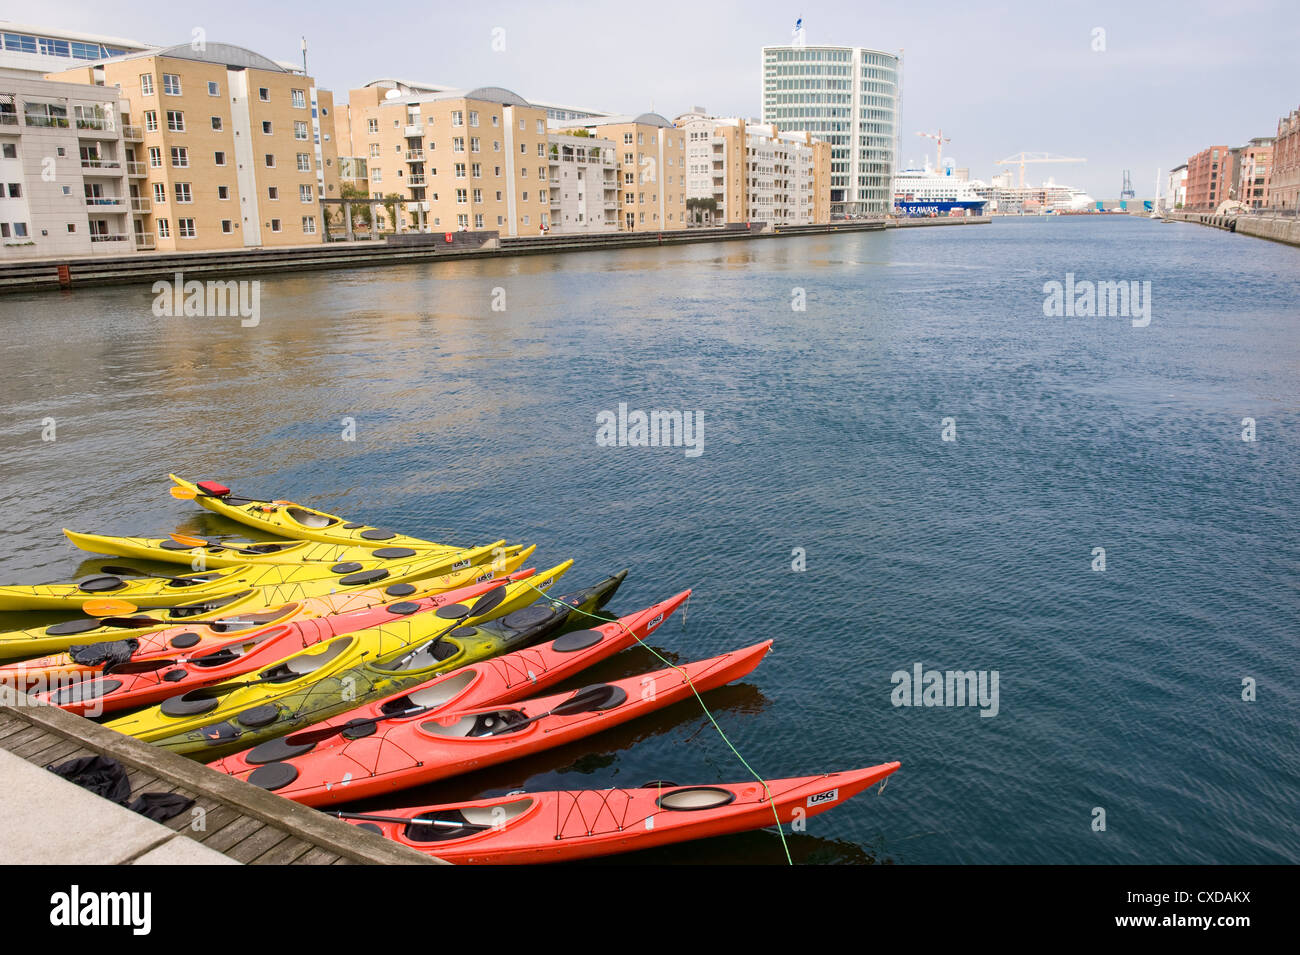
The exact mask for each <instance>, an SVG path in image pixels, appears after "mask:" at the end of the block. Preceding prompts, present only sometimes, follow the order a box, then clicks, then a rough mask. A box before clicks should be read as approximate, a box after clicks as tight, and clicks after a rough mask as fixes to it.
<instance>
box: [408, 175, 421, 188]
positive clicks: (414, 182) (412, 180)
mask: <svg viewBox="0 0 1300 955" xmlns="http://www.w3.org/2000/svg"><path fill="white" fill-rule="evenodd" d="M406 184H407V185H408V186H423V185H424V177H423V176H407V177H406Z"/></svg>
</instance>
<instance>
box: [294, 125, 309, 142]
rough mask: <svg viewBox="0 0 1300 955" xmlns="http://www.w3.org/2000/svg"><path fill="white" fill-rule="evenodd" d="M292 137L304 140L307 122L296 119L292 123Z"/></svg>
mask: <svg viewBox="0 0 1300 955" xmlns="http://www.w3.org/2000/svg"><path fill="white" fill-rule="evenodd" d="M293 138H294V139H302V140H306V138H307V124H306V123H305V122H301V121H297V122H295V123H294V124H293Z"/></svg>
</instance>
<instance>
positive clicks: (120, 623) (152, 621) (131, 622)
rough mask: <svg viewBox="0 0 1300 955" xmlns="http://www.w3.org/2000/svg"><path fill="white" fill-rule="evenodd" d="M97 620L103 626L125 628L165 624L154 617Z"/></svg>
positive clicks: (135, 628)
mask: <svg viewBox="0 0 1300 955" xmlns="http://www.w3.org/2000/svg"><path fill="white" fill-rule="evenodd" d="M99 622H100V624H102V625H103V626H105V627H121V628H124V629H126V630H137V629H139V628H140V627H161V626H165V625H166V621H163V620H158V619H157V618H155V617H103V618H102V619H100V621H99Z"/></svg>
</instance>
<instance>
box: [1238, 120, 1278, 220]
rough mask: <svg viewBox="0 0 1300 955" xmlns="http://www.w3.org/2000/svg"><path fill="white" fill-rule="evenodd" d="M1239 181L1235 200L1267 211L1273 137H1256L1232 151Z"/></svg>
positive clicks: (1271, 169)
mask: <svg viewBox="0 0 1300 955" xmlns="http://www.w3.org/2000/svg"><path fill="white" fill-rule="evenodd" d="M1232 154H1233V165H1234V167H1235V168H1236V170H1237V181H1236V185H1235V188H1234V191H1233V198H1234V199H1238V200H1240V201H1241V202H1242V203H1243V204H1244V205H1246V206H1249V207H1250V208H1252V209H1266V208H1268V204H1269V195H1268V191H1269V181H1270V179H1271V175H1272V171H1273V137H1272V136H1256V137H1255V138H1254V139H1252V140H1251V141H1250V142H1248V143H1246V145H1244V146H1238V147H1237V148H1236V149H1234V150H1233V151H1232Z"/></svg>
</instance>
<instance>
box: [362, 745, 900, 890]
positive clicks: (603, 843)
mask: <svg viewBox="0 0 1300 955" xmlns="http://www.w3.org/2000/svg"><path fill="white" fill-rule="evenodd" d="M898 767H899V764H898V763H882V764H881V765H879V766H872V767H870V768H869V769H858V770H854V771H851V772H846V773H826V774H824V775H821V776H800V777H796V778H793V779H769V780H768V781H767V789H766V790H764V788H763V786H762V784H760V783H758V782H747V783H721V784H718V785H703V786H677V785H675V784H671V783H663V784H654V785H651V786H647V787H646V788H644V789H599V790H594V789H585V790H580V791H569V792H541V793H517V794H512V795H508V796H497V797H494V798H491V799H477V800H473V801H471V802H459V803H451V804H448V805H444V806H422V807H416V808H409V809H393V810H385V811H383V812H376V813H373V814H370V813H350V814H346V815H347V817H348V821H349V822H352V823H353V824H354V825H360V826H362V827H364V828H368V829H371V830H372V831H374V832H377V833H379V834H380V835H382V836H384V837H385V838H388V839H392V840H393V841H394V842H400V843H401V844H402V845H405V846H410V847H411V848H413V849H418V850H419V851H421V852H427V853H429V854H430V855H434V856H437V857H438V858H439V859H443V860H445V861H447V862H455V863H458V864H467V865H468V864H472V865H509V864H518V863H525V862H567V861H571V860H573V859H585V858H589V857H591V856H602V855H613V854H615V853H618V852H631V851H633V850H636V849H649V848H652V847H654V846H662V845H667V844H669V843H673V842H685V841H687V840H690V839H704V838H707V837H709V836H721V835H727V834H730V833H734V832H745V831H746V830H749V829H762V828H765V827H767V826H770V825H772V824H773V823H774V822H776V819H777V818H778V817H779V818H780V821H781V822H783V823H788V822H791V821H793V820H795V819H803V818H807V817H808V816H815V815H817V814H818V813H819V812H825V811H826V810H827V809H829V808H831V807H832V806H837V805H839V804H840V803H842V802H844V801H845V800H846V799H849V798H850V797H852V796H855V795H857V794H858V793H860V792H862V790H864V789H866V788H867V787H869V786H871V785H872V784H874V783H878V782H880V781H881V780H883V779H884V778H885V777H886V776H888V775H889V774H890V773H892V772H894V771H895V770H896V769H898ZM769 792H770V794H771V795H770V796H769V795H768V793H769ZM773 802H775V804H776V812H775V814H774V813H773ZM340 815H344V814H340ZM416 820H419V821H418V822H417V821H416Z"/></svg>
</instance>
